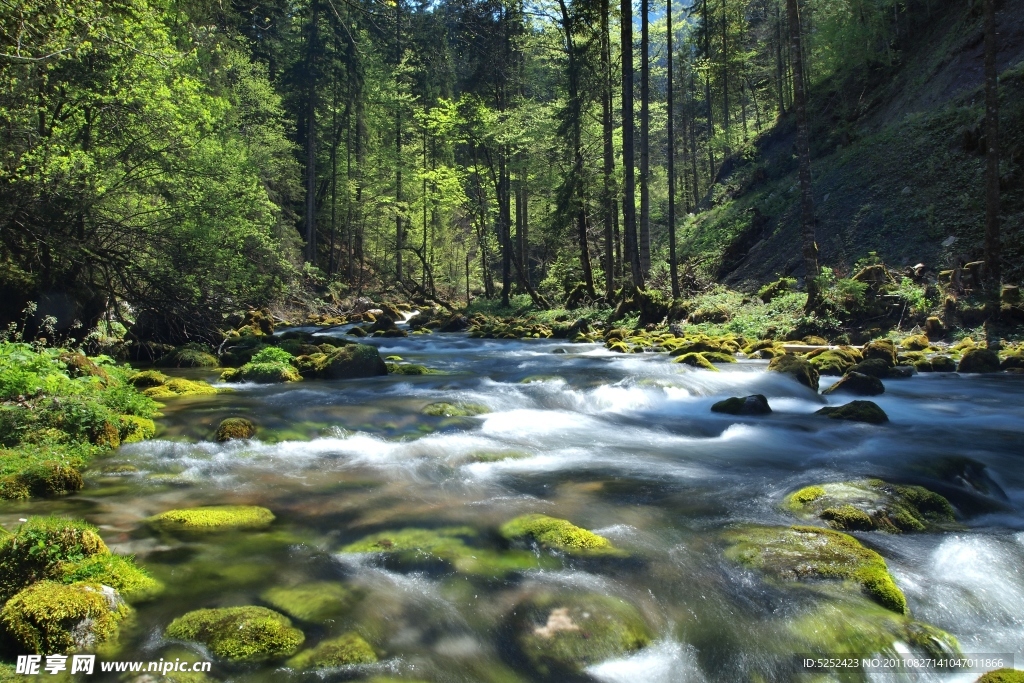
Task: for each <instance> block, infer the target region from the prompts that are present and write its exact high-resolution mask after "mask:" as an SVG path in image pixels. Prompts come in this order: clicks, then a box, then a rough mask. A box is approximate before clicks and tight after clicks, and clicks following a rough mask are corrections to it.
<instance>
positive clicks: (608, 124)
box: [601, 0, 617, 301]
mask: <svg viewBox="0 0 1024 683" xmlns="http://www.w3.org/2000/svg"><path fill="white" fill-rule="evenodd" d="M610 14H611V7H610V5H609V1H608V0H601V80H602V83H601V133H602V142H603V143H604V196H603V208H604V290H605V298H606V299H607V300H608V301H611V300H612V297H613V296H614V295H615V248H616V246H617V245H616V240H615V229H614V222H615V214H616V209H615V185H614V180H613V176H614V174H615V148H614V146H613V142H612V132H613V131H612V128H613V126H612V46H611V37H610V36H609V35H608V31H609V25H608V23H609V21H608V20H609V16H610Z"/></svg>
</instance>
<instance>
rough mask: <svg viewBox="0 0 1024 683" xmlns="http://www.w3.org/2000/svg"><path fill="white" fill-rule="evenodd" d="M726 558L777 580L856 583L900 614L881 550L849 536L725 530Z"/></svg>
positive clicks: (812, 530) (902, 601)
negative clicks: (728, 543)
mask: <svg viewBox="0 0 1024 683" xmlns="http://www.w3.org/2000/svg"><path fill="white" fill-rule="evenodd" d="M726 538H727V539H728V540H729V541H731V543H732V545H731V547H730V548H729V549H728V550H727V551H726V555H727V557H729V558H730V559H732V560H734V561H736V562H739V563H740V564H744V565H746V566H749V567H753V568H755V569H758V570H761V571H763V572H765V573H766V574H769V575H770V576H773V577H775V578H776V579H779V580H783V581H802V580H807V579H833V580H840V581H849V582H853V583H856V584H859V585H860V587H861V588H862V589H863V590H864V592H865V593H867V594H868V595H869V596H870V597H871V598H872V599H874V600H875V601H876V602H878V603H879V604H880V605H882V606H883V607H886V608H888V609H891V610H893V611H894V612H897V613H899V614H906V612H907V601H906V598H905V597H904V596H903V592H902V591H901V590H900V589H899V587H898V586H897V585H896V583H895V581H893V578H892V575H891V574H889V569H888V567H887V566H886V564H885V560H883V559H882V557H881V555H879V554H878V553H876V552H875V551H873V550H870V549H868V548H865V547H864V546H862V545H861V544H860V542H859V541H857V539H855V538H853V537H852V536H847V535H846V534H843V533H840V532H838V531H832V530H830V529H820V528H817V527H808V526H794V527H749V528H746V529H741V530H737V531H732V532H729V533H728V534H726Z"/></svg>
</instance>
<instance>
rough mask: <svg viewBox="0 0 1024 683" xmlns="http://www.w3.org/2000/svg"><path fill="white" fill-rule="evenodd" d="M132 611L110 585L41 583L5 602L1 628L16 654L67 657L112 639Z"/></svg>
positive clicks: (1, 614)
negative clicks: (61, 655)
mask: <svg viewBox="0 0 1024 683" xmlns="http://www.w3.org/2000/svg"><path fill="white" fill-rule="evenodd" d="M130 612H131V609H130V608H129V607H128V605H126V604H125V602H124V600H122V599H121V596H120V595H118V593H117V591H116V590H114V589H113V588H111V587H109V586H103V585H100V584H98V583H85V582H83V583H73V584H70V585H66V584H62V583H58V582H56V581H39V582H37V583H34V584H32V585H31V586H29V587H28V588H26V589H25V590H23V591H21V592H20V593H18V594H17V595H15V596H14V597H12V598H11V599H10V600H8V601H7V603H6V604H5V605H4V607H3V610H0V624H2V625H3V629H4V631H5V632H6V635H7V637H8V638H10V639H11V640H13V641H14V642H15V643H16V644H17V651H18V652H22V653H24V652H31V653H37V654H55V653H60V654H67V653H71V652H81V651H83V650H91V649H93V648H95V647H96V646H97V645H100V644H102V643H106V642H109V641H112V640H115V639H116V638H117V634H118V626H119V624H120V623H121V622H122V621H123V620H124V618H125V617H127V616H128V614H129V613H130Z"/></svg>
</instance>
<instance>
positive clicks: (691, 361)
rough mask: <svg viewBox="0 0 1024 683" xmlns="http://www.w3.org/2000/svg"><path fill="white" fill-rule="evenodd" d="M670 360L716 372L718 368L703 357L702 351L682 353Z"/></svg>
mask: <svg viewBox="0 0 1024 683" xmlns="http://www.w3.org/2000/svg"><path fill="white" fill-rule="evenodd" d="M672 362H673V363H683V364H684V365H689V366H691V367H695V368H702V369H704V370H710V371H711V372H718V368H716V367H715V366H714V364H713V363H712V362H711V361H709V360H708V359H707V358H705V357H704V354H703V353H697V352H694V353H684V354H683V355H681V356H677V357H676V359H675V360H674V361H672Z"/></svg>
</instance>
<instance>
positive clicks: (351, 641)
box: [286, 632, 377, 670]
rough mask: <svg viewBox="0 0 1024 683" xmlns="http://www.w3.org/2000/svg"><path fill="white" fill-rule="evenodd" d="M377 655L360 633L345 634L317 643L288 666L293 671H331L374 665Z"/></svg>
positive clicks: (293, 659)
mask: <svg viewBox="0 0 1024 683" xmlns="http://www.w3.org/2000/svg"><path fill="white" fill-rule="evenodd" d="M376 661H377V653H376V652H374V651H373V647H372V646H371V645H370V644H369V643H367V642H366V641H365V640H363V637H362V636H360V635H359V634H358V633H351V632H349V633H344V634H342V635H340V636H338V637H336V638H330V639H328V640H323V641H320V642H319V643H317V645H316V646H315V647H312V648H310V649H308V650H303V651H302V652H300V653H299V654H297V655H295V656H294V657H292V658H291V659H289V660H288V661H287V662H286V664H287V666H289V667H291V668H292V669H299V670H308V669H330V668H332V667H337V666H348V665H352V664H373V663H374V662H376Z"/></svg>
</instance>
